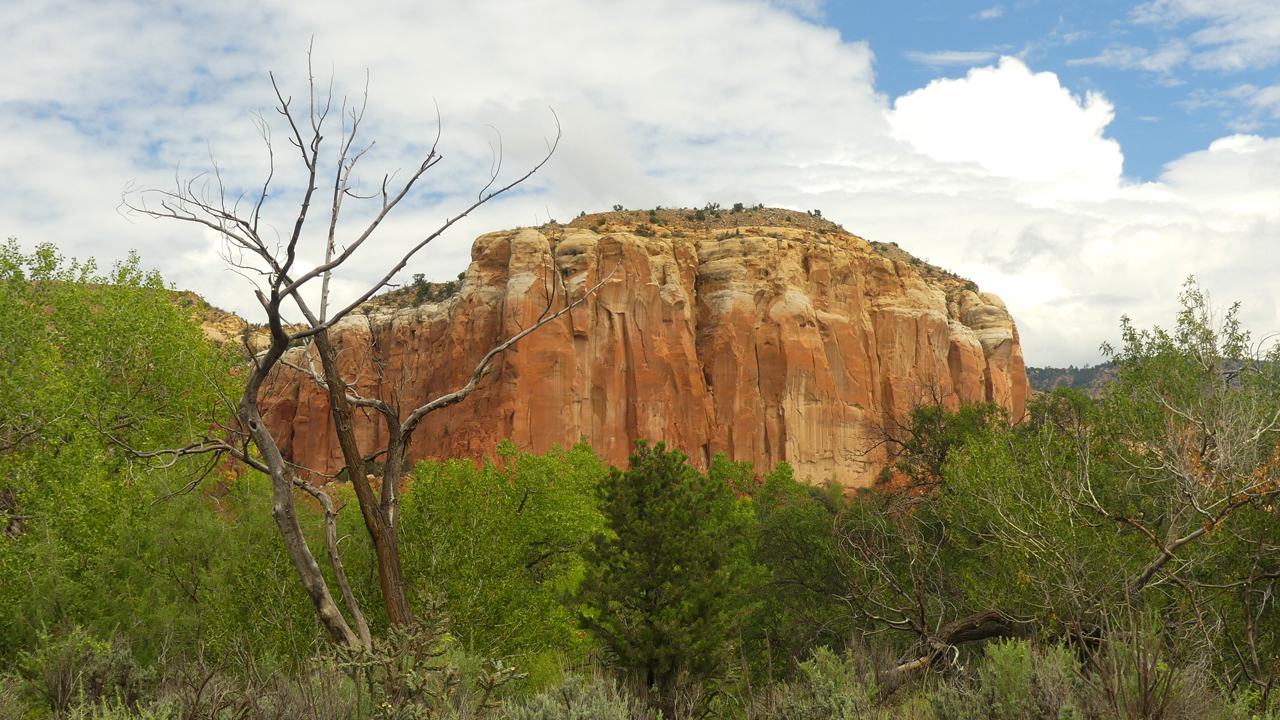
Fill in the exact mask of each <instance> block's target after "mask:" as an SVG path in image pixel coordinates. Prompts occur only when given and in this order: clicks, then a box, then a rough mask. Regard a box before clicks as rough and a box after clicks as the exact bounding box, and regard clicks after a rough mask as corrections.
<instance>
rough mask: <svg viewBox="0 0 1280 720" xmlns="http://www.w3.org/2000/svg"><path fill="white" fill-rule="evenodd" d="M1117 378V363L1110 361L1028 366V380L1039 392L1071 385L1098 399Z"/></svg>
mask: <svg viewBox="0 0 1280 720" xmlns="http://www.w3.org/2000/svg"><path fill="white" fill-rule="evenodd" d="M1115 379H1116V366H1115V363H1109V362H1106V363H1102V364H1100V365H1085V366H1084V367H1076V366H1075V365H1069V366H1067V367H1065V368H1056V367H1028V368H1027V380H1028V382H1030V383H1031V389H1032V390H1034V391H1036V392H1038V393H1047V392H1053V391H1054V390H1056V389H1058V388H1060V387H1069V388H1075V389H1077V390H1083V391H1084V393H1085V394H1086V395H1088V396H1089V397H1091V398H1095V399H1096V398H1100V397H1102V393H1103V392H1105V391H1106V389H1107V385H1109V384H1110V383H1111V382H1112V381H1114V380H1115Z"/></svg>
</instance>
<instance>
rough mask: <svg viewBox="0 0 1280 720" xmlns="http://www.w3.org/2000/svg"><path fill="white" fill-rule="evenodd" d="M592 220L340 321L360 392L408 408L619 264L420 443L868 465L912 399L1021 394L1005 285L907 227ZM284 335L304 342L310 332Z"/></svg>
mask: <svg viewBox="0 0 1280 720" xmlns="http://www.w3.org/2000/svg"><path fill="white" fill-rule="evenodd" d="M591 220H592V218H590V217H589V218H586V219H585V220H584V221H580V223H575V224H582V225H584V227H558V226H556V227H552V228H549V229H548V228H544V229H543V230H532V229H525V230H515V231H507V232H498V233H491V234H488V235H485V236H483V237H481V238H479V239H478V240H476V242H475V246H474V248H473V250H472V263H471V267H470V268H469V269H468V271H467V274H466V280H465V282H464V283H463V284H462V288H461V290H460V292H459V293H458V294H457V295H455V296H454V297H452V298H449V299H448V300H446V301H444V302H440V303H430V304H424V305H420V306H418V307H406V308H402V309H397V310H391V309H371V310H370V311H369V312H368V313H365V314H357V315H354V316H352V317H350V318H347V319H346V320H344V322H343V323H341V324H340V325H339V326H338V327H337V328H336V330H335V332H334V339H335V344H336V345H337V346H338V347H339V349H340V352H341V363H342V367H343V368H344V370H345V372H346V373H347V376H348V377H349V378H355V379H356V381H355V384H356V387H357V388H358V389H359V390H360V392H361V393H363V394H366V395H380V396H382V397H383V398H386V399H391V400H395V401H398V402H399V403H400V404H401V406H402V407H403V408H404V409H405V412H406V413H407V412H408V411H409V410H410V409H412V408H413V407H416V406H417V405H419V404H421V403H423V402H425V401H427V400H429V399H431V398H433V397H436V396H438V395H440V394H442V393H445V392H449V391H451V390H453V389H456V388H457V387H459V386H461V385H462V384H464V383H465V382H466V381H467V379H468V377H469V376H470V374H471V372H472V370H473V368H474V367H475V365H476V363H477V362H478V361H479V360H480V358H481V357H482V356H483V355H484V354H485V353H486V352H487V351H488V350H489V349H490V348H492V347H493V346H494V345H496V344H497V343H499V342H500V341H502V340H504V339H506V338H507V337H510V336H511V335H513V334H515V333H516V332H519V331H520V330H521V329H522V328H525V327H528V326H529V325H531V324H533V323H535V322H537V320H538V318H539V316H541V315H542V314H543V313H544V311H546V310H547V308H548V307H550V308H551V309H552V310H553V311H554V310H556V309H559V308H562V307H564V306H565V304H566V301H567V299H577V298H579V297H581V296H582V295H583V294H584V293H586V291H587V290H588V289H589V288H590V287H592V286H593V285H595V284H596V283H597V282H599V281H600V280H601V279H603V278H605V277H608V280H607V281H606V282H605V283H604V285H603V286H602V287H601V288H600V289H599V291H598V292H597V293H595V294H594V295H593V296H591V297H589V298H588V299H587V300H586V301H585V302H584V303H583V304H582V305H580V306H578V307H577V308H575V309H574V310H573V311H572V312H570V313H569V314H568V315H566V316H564V317H562V318H560V319H559V320H557V321H556V322H553V323H552V324H550V325H548V326H546V327H544V328H542V329H541V330H539V331H538V332H537V333H534V334H532V335H530V336H529V337H527V338H525V339H524V340H522V341H521V342H520V343H519V345H518V346H517V347H516V348H515V349H513V350H511V351H508V352H507V353H505V355H504V357H502V358H500V359H499V360H498V361H497V362H496V363H495V365H494V368H493V370H492V372H490V373H489V374H488V375H487V376H486V377H485V378H484V380H483V381H482V382H481V384H480V387H479V388H478V389H477V390H476V392H475V393H474V394H473V395H472V396H471V397H470V398H469V399H467V400H466V401H464V402H462V403H461V404H458V405H454V406H452V407H450V408H448V409H446V410H443V411H441V412H438V413H435V414H433V415H431V416H429V417H428V419H427V420H426V422H424V423H423V425H422V426H421V427H420V428H419V430H418V432H417V434H416V435H415V437H414V441H413V444H412V446H411V448H410V457H412V458H424V457H470V458H479V457H483V456H486V455H491V454H493V452H494V450H495V447H496V445H497V443H498V442H499V441H500V440H501V439H503V438H510V439H511V440H513V441H514V442H515V443H516V445H518V446H519V447H521V448H522V449H527V450H532V451H534V452H543V451H546V450H547V449H549V448H550V447H552V446H553V445H559V446H568V445H571V444H573V443H575V442H577V441H578V440H579V439H585V440H586V441H587V442H588V443H590V444H591V446H592V447H594V448H595V449H596V451H597V452H599V453H600V454H601V455H603V456H604V457H605V458H606V459H607V460H608V461H610V462H612V463H615V464H622V463H625V462H626V458H627V455H628V454H629V452H630V449H631V447H632V441H633V440H634V439H637V438H644V439H649V440H652V441H659V440H664V441H666V442H667V443H668V445H670V446H673V447H675V448H678V449H681V450H684V451H686V452H688V453H689V455H690V456H691V457H692V458H693V460H694V462H695V464H700V465H703V466H705V465H706V464H707V463H708V462H709V461H710V459H711V458H712V457H713V456H714V455H715V454H716V453H720V452H724V453H726V454H728V456H729V458H730V459H732V460H750V461H752V462H753V463H755V465H756V467H757V468H758V469H767V468H770V467H772V466H773V465H775V464H776V463H778V462H781V461H783V460H785V461H787V462H789V463H791V465H792V466H793V467H794V468H795V470H796V473H797V475H798V476H799V477H806V476H809V477H811V478H812V479H813V480H815V481H821V480H825V479H829V478H833V479H835V480H836V481H837V482H840V483H843V484H845V485H849V486H857V485H866V484H869V483H870V482H871V481H872V480H873V479H874V476H875V474H876V473H877V472H878V471H879V470H880V468H881V467H882V466H883V462H884V458H883V456H882V454H881V453H880V452H879V450H877V449H876V447H875V446H876V442H877V439H878V438H879V437H880V431H879V428H882V427H883V426H884V424H885V422H886V420H888V419H891V418H893V417H897V418H903V417H904V416H905V414H906V413H908V412H909V411H910V410H911V408H912V407H913V406H915V405H916V404H918V403H921V402H927V401H929V400H930V399H931V398H941V399H942V400H943V401H944V402H946V403H948V404H952V405H955V404H958V403H960V402H982V401H992V402H996V403H999V404H1000V405H1002V406H1004V407H1005V408H1007V409H1008V410H1009V411H1010V414H1011V416H1013V417H1015V418H1017V417H1020V416H1021V414H1022V411H1023V407H1024V405H1025V401H1026V398H1027V395H1028V392H1029V390H1028V385H1027V378H1026V371H1025V368H1024V366H1023V360H1022V353H1021V349H1020V347H1019V345H1018V333H1017V329H1016V328H1015V326H1014V323H1013V320H1012V318H1011V317H1010V316H1009V313H1008V311H1007V310H1006V309H1005V306H1004V304H1003V303H1002V302H1001V301H1000V299H999V298H998V297H996V296H995V295H992V294H990V293H979V292H976V289H975V288H974V286H973V284H972V283H967V282H966V281H964V280H963V279H961V278H956V277H955V276H951V275H949V274H947V273H945V272H943V271H940V270H938V269H937V268H933V267H931V266H928V265H926V264H923V263H920V262H919V261H918V260H914V259H913V258H911V257H910V256H909V255H907V254H906V253H903V252H902V251H900V250H897V248H895V247H891V246H883V245H875V244H872V243H868V242H867V241H865V240H863V239H861V238H858V237H855V236H853V235H850V234H848V233H845V232H843V231H840V230H836V229H834V226H831V227H832V229H831V230H830V231H827V230H826V229H823V230H822V231H821V232H815V231H813V230H806V229H799V228H796V227H786V228H779V227H762V226H751V227H738V228H734V229H731V230H717V229H709V228H706V227H703V228H698V227H688V226H686V227H685V228H684V229H676V230H674V231H671V230H667V229H663V228H651V227H650V226H649V225H648V224H637V223H635V222H632V223H625V222H623V223H620V222H617V218H616V217H615V218H614V220H615V222H614V223H613V224H612V225H595V226H593V227H586V226H587V225H591V224H592V223H590V221H591ZM597 222H602V220H598V221H597ZM611 272H612V275H611V276H610V273H611ZM291 353H292V355H291V358H290V359H291V360H292V361H293V362H294V363H299V364H301V363H306V362H307V359H306V355H305V353H306V350H305V349H302V348H298V349H295V350H292V351H291ZM271 402H272V407H271V408H270V409H269V413H267V420H268V422H269V424H270V425H271V426H272V427H273V429H274V430H275V431H276V432H277V435H278V437H280V439H281V447H282V448H283V449H284V450H285V452H286V454H287V456H288V457H290V458H292V459H293V460H294V461H295V462H297V463H299V464H301V465H304V466H307V467H311V468H315V469H317V470H320V471H321V472H326V473H334V472H336V471H337V469H338V468H340V467H341V456H340V451H339V449H338V447H337V441H336V436H335V434H334V432H333V429H332V427H331V423H330V420H329V414H328V408H327V401H326V397H325V393H324V392H323V391H322V390H321V389H320V388H319V387H317V386H315V385H314V384H312V383H311V382H310V381H309V380H306V379H304V378H303V376H302V375H301V374H300V373H297V372H296V371H292V370H288V369H284V370H282V372H281V373H280V374H279V375H278V376H277V377H276V379H275V383H274V385H273V387H272V392H271ZM359 433H360V441H361V446H362V448H365V449H366V452H372V451H373V450H375V449H377V448H379V447H382V444H383V443H384V442H385V428H384V427H383V426H382V425H381V423H380V422H378V420H377V417H376V416H375V415H373V414H372V413H370V414H368V415H366V416H365V417H364V418H363V419H362V420H361V421H360V423H359Z"/></svg>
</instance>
